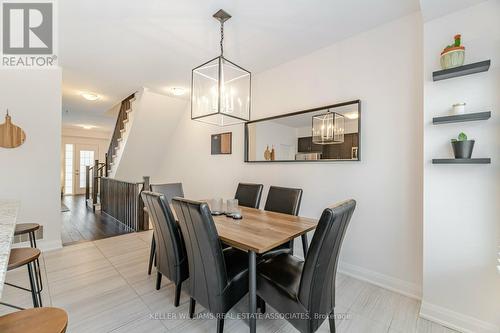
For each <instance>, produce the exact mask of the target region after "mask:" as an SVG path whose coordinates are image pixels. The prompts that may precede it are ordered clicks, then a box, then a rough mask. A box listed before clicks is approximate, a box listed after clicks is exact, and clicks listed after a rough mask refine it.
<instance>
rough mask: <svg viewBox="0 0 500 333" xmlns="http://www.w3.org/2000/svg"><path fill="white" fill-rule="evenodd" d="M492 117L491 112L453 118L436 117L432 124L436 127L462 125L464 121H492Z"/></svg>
mask: <svg viewBox="0 0 500 333" xmlns="http://www.w3.org/2000/svg"><path fill="white" fill-rule="evenodd" d="M490 117H491V111H487V112H477V113H466V114H460V115H453V116H443V117H434V118H432V123H433V124H434V125H438V124H447V123H460V122H464V121H476V120H486V119H490Z"/></svg>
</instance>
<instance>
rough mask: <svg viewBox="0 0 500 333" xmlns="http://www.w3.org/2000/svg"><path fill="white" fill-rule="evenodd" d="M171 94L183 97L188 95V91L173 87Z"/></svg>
mask: <svg viewBox="0 0 500 333" xmlns="http://www.w3.org/2000/svg"><path fill="white" fill-rule="evenodd" d="M170 92H171V93H172V95H175V96H181V95H184V94H185V93H186V89H184V88H181V87H172V88H170Z"/></svg>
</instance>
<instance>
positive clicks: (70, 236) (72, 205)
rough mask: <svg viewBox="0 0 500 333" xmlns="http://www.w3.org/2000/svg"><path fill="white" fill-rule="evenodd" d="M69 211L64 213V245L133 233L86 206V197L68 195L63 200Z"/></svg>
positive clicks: (62, 236) (62, 235)
mask: <svg viewBox="0 0 500 333" xmlns="http://www.w3.org/2000/svg"><path fill="white" fill-rule="evenodd" d="M62 201H63V203H64V204H65V205H66V206H67V207H68V208H69V211H67V212H62V213H61V214H62V221H63V224H62V234H61V238H62V242H63V244H64V245H69V244H73V243H76V242H81V241H93V240H98V239H103V238H108V237H113V236H118V235H123V234H126V233H129V232H131V231H130V230H128V228H127V227H125V226H124V225H123V224H121V223H119V222H117V221H116V220H114V219H113V218H111V217H109V216H107V215H106V214H101V212H99V211H96V213H94V212H92V209H90V208H87V207H86V206H85V196H84V195H74V196H71V195H67V196H64V197H63V199H62Z"/></svg>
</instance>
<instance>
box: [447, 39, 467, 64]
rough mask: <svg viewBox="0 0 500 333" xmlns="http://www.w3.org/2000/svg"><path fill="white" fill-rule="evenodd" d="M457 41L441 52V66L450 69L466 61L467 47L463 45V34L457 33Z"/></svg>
mask: <svg viewBox="0 0 500 333" xmlns="http://www.w3.org/2000/svg"><path fill="white" fill-rule="evenodd" d="M454 38H455V42H454V43H453V44H451V45H448V46H447V47H445V48H444V50H443V52H441V68H442V69H448V68H453V67H458V66H462V65H463V64H464V61H465V47H464V46H461V45H460V44H461V39H462V36H461V35H455V37H454Z"/></svg>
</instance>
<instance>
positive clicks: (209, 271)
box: [172, 198, 248, 333]
mask: <svg viewBox="0 0 500 333" xmlns="http://www.w3.org/2000/svg"><path fill="white" fill-rule="evenodd" d="M172 204H173V206H174V209H175V212H176V215H177V219H178V221H179V225H180V228H181V231H182V235H183V237H184V240H185V242H186V252H187V257H188V263H189V276H190V278H189V293H190V295H191V301H190V305H189V316H190V318H193V314H194V309H195V305H196V302H198V303H200V304H201V305H202V306H204V307H205V308H206V309H208V311H210V312H211V313H213V314H214V315H216V316H217V332H219V333H221V332H222V331H223V327H224V315H225V314H226V313H227V312H228V311H229V310H230V309H231V308H232V307H233V306H234V305H235V304H236V303H237V302H238V301H239V300H240V299H241V298H242V297H243V296H244V295H245V294H246V293H247V292H248V256H247V254H246V253H245V252H243V251H238V250H235V249H233V248H227V249H224V250H222V246H221V242H220V240H219V236H218V234H217V229H216V228H215V224H214V221H213V219H212V215H211V212H210V209H209V208H208V205H207V204H206V203H202V202H197V201H191V200H187V199H181V198H175V199H173V200H172Z"/></svg>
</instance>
